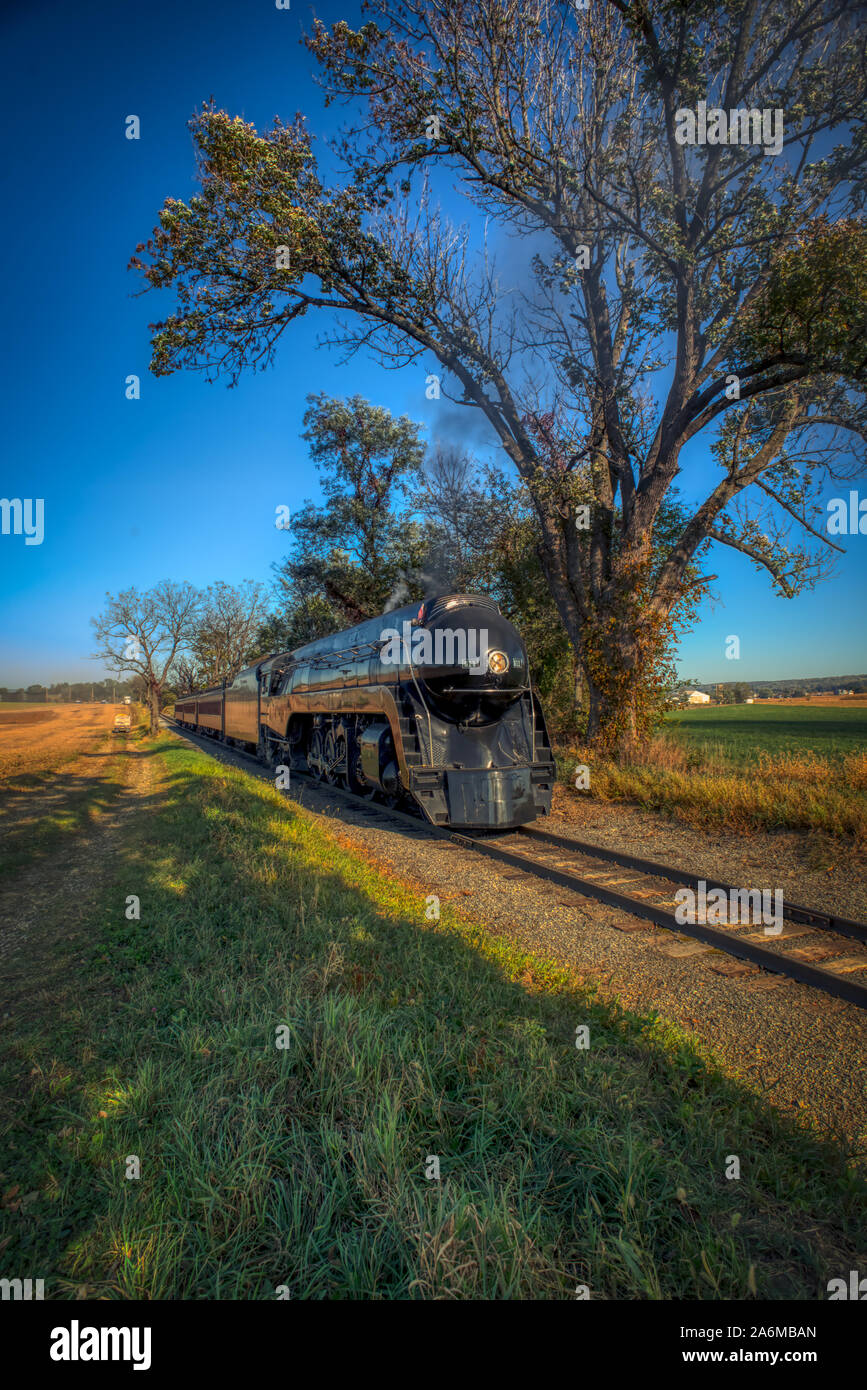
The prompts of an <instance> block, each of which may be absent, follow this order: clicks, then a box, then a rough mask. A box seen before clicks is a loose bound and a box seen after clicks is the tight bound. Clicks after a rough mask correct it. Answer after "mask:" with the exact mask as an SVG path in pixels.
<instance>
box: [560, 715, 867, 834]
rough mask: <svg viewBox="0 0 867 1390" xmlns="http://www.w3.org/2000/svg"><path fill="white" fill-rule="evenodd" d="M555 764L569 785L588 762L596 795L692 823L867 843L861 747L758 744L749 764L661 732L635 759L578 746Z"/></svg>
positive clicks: (713, 745) (865, 765) (866, 771)
mask: <svg viewBox="0 0 867 1390" xmlns="http://www.w3.org/2000/svg"><path fill="white" fill-rule="evenodd" d="M558 762H559V766H560V773H561V776H562V778H563V780H564V781H568V782H570V783H571V781H572V777H573V769H574V768H575V766H576V764H585V765H586V766H587V767H588V768H589V769H590V787H589V792H590V795H592V796H594V797H598V798H599V799H601V800H603V801H620V800H625V801H631V802H636V803H638V804H639V805H641V806H644V807H646V808H647V809H648V810H652V811H659V812H662V813H664V814H667V815H671V816H674V817H675V818H677V819H680V820H683V821H685V822H687V823H688V824H690V825H694V826H699V827H704V826H707V825H715V826H720V827H724V828H726V829H729V830H734V831H744V830H752V829H766V830H777V829H791V830H822V831H825V832H827V833H828V834H831V835H836V836H851V837H853V838H854V839H855V840H856V841H858V842H864V841H865V840H867V752H864V751H855V752H851V753H848V754H845V755H843V756H841V757H836V758H831V757H827V756H824V755H822V754H819V753H816V752H814V751H813V750H811V749H809V748H795V749H788V750H785V751H782V752H768V751H764V750H760V749H757V750H755V751H754V753H753V756H752V758H751V759H750V761H749V762H748V763H744V762H743V761H742V759H741V757H740V756H739V755H733V752H732V749H731V748H730V746H729V745H728V744H726V743H723V742H706V743H695V742H682V741H681V740H680V739H679V738H678V737H677V736H676V735H674V734H671V733H663V734H659V735H657V737H656V738H654V739H652V740H651V742H650V743H649V744H648V745H647V746H646V747H645V748H643V749H641V750H640V751H639V752H637V753H636V754H634V755H633V756H631V757H629V756H626V757H622V758H620V759H617V760H615V759H613V758H608V757H599V756H597V755H596V753H595V752H594V750H593V749H591V748H585V747H575V748H571V749H569V750H568V751H567V752H565V753H561V754H560V756H559V759H558ZM584 794H585V795H586V792H585V793H584Z"/></svg>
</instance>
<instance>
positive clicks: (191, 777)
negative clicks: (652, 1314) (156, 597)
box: [0, 735, 865, 1299]
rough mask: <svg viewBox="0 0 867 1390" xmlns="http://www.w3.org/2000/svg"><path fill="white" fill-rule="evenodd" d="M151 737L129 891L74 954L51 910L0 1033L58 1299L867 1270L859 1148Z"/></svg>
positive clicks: (679, 1037) (646, 1287) (28, 1224)
mask: <svg viewBox="0 0 867 1390" xmlns="http://www.w3.org/2000/svg"><path fill="white" fill-rule="evenodd" d="M143 756H147V757H149V758H150V759H151V760H152V761H151V766H152V768H153V770H154V773H155V783H154V789H153V791H152V792H151V794H150V796H149V798H148V809H147V813H146V814H145V813H144V812H143V813H142V814H141V816H139V817H137V818H136V820H135V822H134V823H133V820H132V819H131V818H130V820H129V821H128V823H127V828H126V833H125V835H124V838H123V843H122V844H119V845H118V846H117V848H116V852H115V855H114V858H113V863H114V866H115V874H114V877H113V879H112V880H111V881H109V882H106V883H105V885H104V889H103V891H102V892H101V894H100V896H99V898H98V899H97V900H96V901H94V902H93V903H92V904H90V905H89V906H88V907H87V910H86V912H85V914H84V916H83V918H82V920H81V922H80V924H79V926H78V927H77V929H76V930H75V932H73V933H72V935H71V939H68V935H69V934H68V928H67V927H66V926H63V927H62V928H61V926H60V924H61V923H62V922H63V914H64V910H65V906H66V905H65V904H64V903H63V902H59V903H57V904H56V907H55V909H54V910H55V911H56V913H57V930H58V932H61V931H62V934H61V935H60V936H59V937H58V944H57V947H56V949H57V951H59V952H61V953H63V952H64V951H65V952H66V953H67V955H68V957H69V964H68V968H63V969H61V970H60V971H59V972H58V973H59V975H60V976H62V978H63V980H64V986H63V988H62V989H60V990H59V991H56V990H53V989H52V990H51V991H49V992H48V994H47V996H46V997H42V996H40V995H39V993H38V991H37V992H35V993H34V992H30V993H28V994H27V998H26V1000H25V1001H24V1003H23V1006H22V1007H19V1008H18V1009H16V1010H15V1011H14V1013H13V1015H12V1016H10V1015H9V1014H7V1015H6V1016H5V1017H4V1019H3V1024H2V1026H3V1030H4V1033H5V1043H6V1047H5V1049H4V1051H5V1056H6V1061H5V1063H4V1065H3V1069H2V1072H0V1097H2V1100H3V1104H2V1107H0V1109H2V1114H3V1116H4V1119H3V1122H2V1134H0V1139H2V1144H3V1152H2V1158H0V1166H2V1190H3V1192H4V1196H3V1198H2V1208H3V1210H2V1213H0V1215H2V1220H3V1228H4V1229H3V1232H2V1236H0V1249H2V1255H0V1262H2V1271H0V1272H2V1273H3V1274H5V1275H9V1276H10V1277H12V1276H15V1275H18V1276H20V1277H27V1276H30V1277H34V1278H36V1277H44V1278H45V1279H46V1280H47V1287H46V1293H47V1294H48V1296H50V1297H75V1296H76V1294H78V1293H84V1294H87V1295H89V1296H103V1297H108V1298H181V1299H185V1298H186V1299H188V1298H236V1297H240V1298H264V1299H267V1298H273V1297H275V1291H276V1289H277V1288H278V1286H280V1285H286V1286H288V1287H289V1289H290V1291H291V1294H292V1296H293V1297H294V1298H388V1299H391V1298H400V1299H407V1298H473V1299H475V1298H489V1297H497V1298H555V1299H556V1298H571V1297H574V1296H575V1289H576V1286H577V1285H578V1284H587V1285H588V1286H589V1287H590V1289H591V1291H592V1296H593V1297H602V1298H688V1299H705V1298H710V1299H713V1298H725V1299H730V1298H741V1297H752V1296H755V1297H758V1298H761V1299H765V1298H788V1297H800V1298H809V1299H813V1298H817V1297H822V1296H823V1295H824V1291H825V1286H826V1282H827V1280H828V1279H829V1278H831V1277H836V1275H838V1274H839V1273H840V1272H841V1271H846V1270H848V1269H850V1268H857V1267H859V1255H858V1252H859V1247H860V1249H861V1251H862V1255H861V1264H862V1265H863V1263H864V1260H863V1247H864V1243H865V1242H864V1230H863V1217H864V1210H865V1206H864V1196H865V1186H864V1183H863V1180H862V1178H861V1177H860V1176H859V1175H858V1174H857V1173H856V1171H855V1169H854V1168H853V1166H852V1165H851V1163H850V1162H848V1161H847V1158H846V1156H845V1155H844V1154H842V1153H841V1152H840V1151H839V1150H837V1149H836V1148H835V1147H833V1146H831V1145H830V1144H827V1143H824V1142H821V1141H820V1140H819V1139H818V1138H817V1137H816V1136H815V1135H814V1134H813V1133H812V1132H810V1131H808V1130H807V1129H806V1127H801V1126H796V1125H795V1124H794V1123H793V1122H790V1121H787V1120H783V1119H782V1118H781V1117H780V1116H779V1115H778V1114H777V1112H775V1111H774V1110H773V1109H772V1108H771V1107H770V1105H769V1104H768V1103H767V1102H765V1101H764V1100H763V1099H761V1098H757V1097H755V1096H753V1095H752V1094H750V1093H749V1092H748V1091H747V1090H746V1089H744V1088H741V1087H740V1086H738V1085H737V1084H736V1083H734V1082H733V1081H731V1080H728V1079H726V1078H724V1077H723V1076H722V1074H721V1073H720V1072H719V1071H718V1069H717V1068H716V1067H715V1065H714V1063H713V1060H712V1058H710V1057H708V1056H704V1055H701V1054H700V1053H699V1052H698V1051H697V1050H696V1048H695V1046H694V1045H693V1044H692V1043H691V1041H690V1040H689V1039H688V1037H687V1036H686V1035H684V1034H682V1033H680V1032H678V1031H677V1030H675V1029H673V1028H672V1027H670V1026H667V1025H666V1024H665V1023H664V1022H663V1021H662V1020H660V1019H658V1018H655V1017H654V1016H652V1015H649V1016H647V1017H638V1016H636V1015H634V1014H630V1013H626V1012H623V1011H620V1010H618V1009H617V1008H615V1007H612V1006H609V1005H604V1004H603V1003H601V1002H600V1001H599V1000H598V999H597V998H596V997H595V995H594V992H593V990H592V988H591V987H590V986H588V985H586V984H583V983H582V982H581V981H580V980H578V979H576V978H574V977H573V976H571V975H569V974H568V973H567V972H566V971H564V970H562V969H560V968H559V967H555V966H554V965H552V964H550V963H548V962H545V961H543V960H540V959H537V958H534V957H532V956H529V955H527V954H526V953H524V952H521V951H519V950H517V949H515V948H514V947H513V946H511V945H510V944H509V943H508V942H507V941H506V940H505V939H503V938H499V937H496V936H492V935H491V934H490V933H488V932H487V931H486V930H485V929H484V928H483V927H482V926H481V925H479V924H477V923H473V922H468V921H466V920H464V919H462V918H459V917H457V916H456V915H454V914H452V913H451V912H450V911H449V910H448V909H447V908H444V909H443V914H442V920H441V921H440V922H438V923H433V922H428V921H427V920H426V918H425V896H424V894H423V893H418V894H416V893H412V892H410V891H409V890H407V889H405V888H403V887H401V886H399V885H397V884H396V883H395V882H394V881H393V880H390V879H387V878H384V877H383V876H381V875H380V874H378V873H377V872H375V871H374V870H373V869H372V868H370V867H369V866H368V865H366V864H365V863H364V862H363V861H361V860H360V859H358V858H357V857H355V856H352V855H350V854H349V853H348V852H345V851H343V850H342V849H340V848H339V847H338V846H337V845H336V843H335V840H334V839H333V837H331V836H330V835H328V834H327V833H326V832H325V831H324V830H323V829H322V828H321V827H319V826H318V825H317V824H316V823H315V822H313V821H312V820H311V819H310V818H309V817H307V816H306V815H305V814H304V813H303V812H300V811H298V810H297V809H296V808H294V807H293V806H292V805H291V803H287V802H286V801H285V800H283V799H282V798H281V797H280V795H279V793H277V792H276V791H275V790H273V789H272V788H271V787H269V786H267V785H264V784H262V783H259V782H254V781H252V780H251V779H249V778H247V777H245V776H244V775H243V774H241V773H239V772H235V771H234V770H228V769H226V768H222V767H220V766H218V765H216V764H214V763H213V762H212V761H211V760H209V759H208V758H207V757H206V756H205V755H203V754H201V753H199V752H197V751H195V750H192V749H190V748H188V747H187V746H185V745H183V744H181V743H180V742H179V741H177V740H175V739H173V738H171V737H170V736H167V735H163V736H161V737H160V738H159V739H158V740H156V741H154V742H153V743H152V744H150V745H148V746H147V751H146V752H144V753H143ZM130 894H135V895H136V896H137V897H138V898H139V900H140V904H141V917H140V920H127V918H126V916H125V910H124V905H125V903H126V901H127V897H128V895H130ZM49 910H50V909H47V911H49ZM44 929H45V930H46V931H50V930H53V929H54V928H53V927H52V923H51V922H46V923H45V924H44ZM580 1024H587V1025H589V1028H590V1039H591V1046H590V1048H589V1050H586V1051H582V1050H578V1049H576V1047H575V1045H574V1039H575V1031H576V1027H577V1026H578V1025H580ZM278 1029H282V1030H285V1031H284V1032H283V1034H282V1035H281V1036H282V1040H284V1041H285V1043H286V1046H285V1047H282V1048H278V1047H277V1046H276V1039H277V1036H278V1033H277V1030H278ZM730 1154H737V1155H739V1156H740V1159H741V1165H742V1177H741V1179H740V1180H739V1181H726V1179H725V1177H724V1173H725V1168H726V1163H727V1156H728V1155H730ZM129 1155H137V1156H138V1157H139V1158H140V1160H141V1178H140V1179H139V1180H137V1181H136V1180H128V1179H127V1178H126V1177H125V1172H126V1165H127V1158H128V1156H129ZM432 1155H435V1156H438V1157H439V1160H440V1165H441V1177H440V1180H439V1181H429V1180H428V1179H427V1178H426V1177H425V1165H426V1162H427V1160H428V1158H429V1157H430V1156H432Z"/></svg>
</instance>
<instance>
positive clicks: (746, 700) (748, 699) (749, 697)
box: [744, 695, 755, 705]
mask: <svg viewBox="0 0 867 1390" xmlns="http://www.w3.org/2000/svg"><path fill="white" fill-rule="evenodd" d="M744 704H745V705H753V704H755V701H754V699H753V697H752V695H748V696H747V698H746V699H745V700H744Z"/></svg>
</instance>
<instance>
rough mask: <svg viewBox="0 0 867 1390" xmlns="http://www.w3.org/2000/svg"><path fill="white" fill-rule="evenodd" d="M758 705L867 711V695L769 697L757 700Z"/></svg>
mask: <svg viewBox="0 0 867 1390" xmlns="http://www.w3.org/2000/svg"><path fill="white" fill-rule="evenodd" d="M754 703H755V704H757V705H812V706H814V707H815V708H821V707H822V706H824V705H842V706H843V707H844V708H848V709H867V695H792V696H786V698H785V699H777V697H776V696H768V698H767V699H757V700H756V701H755V702H754Z"/></svg>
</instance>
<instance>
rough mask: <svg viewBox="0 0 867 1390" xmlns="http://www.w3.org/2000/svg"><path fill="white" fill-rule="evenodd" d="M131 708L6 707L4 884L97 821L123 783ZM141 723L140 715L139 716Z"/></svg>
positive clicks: (1, 721)
mask: <svg viewBox="0 0 867 1390" xmlns="http://www.w3.org/2000/svg"><path fill="white" fill-rule="evenodd" d="M121 710H124V711H125V712H126V713H129V706H128V705H48V706H45V705H43V706H41V707H39V708H35V707H34V708H30V709H12V708H10V707H9V706H8V705H7V706H5V707H4V708H3V709H0V840H2V848H0V884H2V882H3V881H4V878H5V876H7V875H8V874H10V873H13V872H14V871H15V870H16V869H17V868H18V867H20V865H21V864H22V863H24V862H29V861H30V860H31V859H32V858H34V857H37V858H39V857H44V856H45V855H46V854H49V853H55V852H57V850H58V849H59V847H60V845H61V844H62V843H63V842H64V841H66V840H67V839H68V838H69V836H70V834H73V835H74V834H75V833H76V832H78V831H80V830H82V829H83V828H84V827H85V826H87V825H89V824H92V823H93V822H94V821H96V820H97V819H98V818H99V817H100V816H101V815H102V814H103V813H104V812H105V811H106V809H108V807H109V806H110V805H111V804H112V802H113V801H114V799H115V798H116V796H117V794H118V792H119V791H120V790H121V788H122V787H123V785H124V782H125V779H126V776H127V772H128V768H127V765H126V762H125V759H124V756H123V754H124V751H125V749H126V746H127V740H128V737H129V735H128V731H126V730H124V731H123V734H120V733H118V734H115V732H114V718H115V715H116V714H118V713H119V712H120V711H121ZM133 718H134V719H135V718H136V715H135V714H134V715H133Z"/></svg>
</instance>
